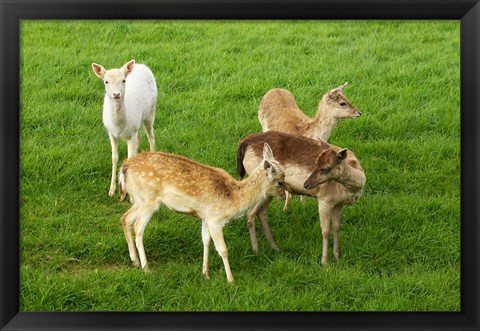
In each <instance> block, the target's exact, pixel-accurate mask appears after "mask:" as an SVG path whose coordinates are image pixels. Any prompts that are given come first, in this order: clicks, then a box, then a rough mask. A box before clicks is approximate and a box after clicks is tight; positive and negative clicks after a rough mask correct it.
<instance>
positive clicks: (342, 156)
mask: <svg viewBox="0 0 480 331" xmlns="http://www.w3.org/2000/svg"><path fill="white" fill-rule="evenodd" d="M347 152H348V149H347V148H344V149H342V150H341V151H340V152H338V153H337V160H338V161H339V162H341V161H343V160H345V158H346V157H347Z"/></svg>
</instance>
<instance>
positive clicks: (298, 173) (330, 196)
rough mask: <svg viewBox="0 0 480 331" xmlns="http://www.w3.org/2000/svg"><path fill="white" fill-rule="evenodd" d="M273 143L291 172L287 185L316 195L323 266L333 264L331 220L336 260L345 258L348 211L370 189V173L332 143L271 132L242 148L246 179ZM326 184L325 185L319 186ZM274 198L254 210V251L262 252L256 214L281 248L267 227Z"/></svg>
mask: <svg viewBox="0 0 480 331" xmlns="http://www.w3.org/2000/svg"><path fill="white" fill-rule="evenodd" d="M265 143H268V144H269V146H270V147H271V148H272V151H273V153H274V154H275V158H276V159H277V160H278V162H280V164H282V166H283V167H284V168H285V186H286V188H287V190H288V191H289V192H290V193H292V194H301V195H306V196H311V197H316V198H317V201H318V211H319V216H320V226H321V229H322V237H323V250H322V260H321V261H322V264H326V263H327V261H328V239H329V236H330V227H331V221H333V229H334V256H335V258H336V259H338V258H339V257H340V248H339V234H340V225H341V223H342V208H343V206H344V205H351V204H353V203H355V202H356V201H357V199H358V198H359V197H360V195H361V194H362V192H363V188H364V186H365V179H366V178H365V173H364V171H363V169H362V167H361V165H360V162H359V161H358V159H357V158H356V157H355V155H354V154H353V152H352V151H349V150H347V149H342V148H340V147H337V146H333V145H330V144H327V143H326V142H325V141H323V140H319V141H318V140H313V139H309V138H306V137H302V136H298V135H291V134H288V133H283V132H276V131H268V132H264V133H257V134H252V135H249V136H247V137H245V138H244V139H243V140H242V141H241V142H240V144H239V147H238V154H237V170H238V173H239V174H240V177H242V178H243V177H244V176H245V173H249V174H250V173H252V172H253V169H254V165H255V164H257V163H258V162H259V160H261V146H263V144H265ZM319 184H321V185H319ZM271 201H272V198H271V197H270V198H268V199H266V200H265V201H261V202H259V203H258V204H257V205H256V206H255V207H254V208H252V209H251V210H250V211H249V212H248V214H247V215H248V217H247V224H248V228H249V231H250V240H251V243H252V248H253V250H254V251H255V252H258V250H259V249H258V241H257V237H256V231H255V216H258V218H259V220H260V222H261V224H262V227H263V231H264V233H265V237H266V238H267V240H268V241H269V243H270V245H271V246H272V247H273V248H274V249H275V250H278V247H277V245H276V244H275V241H274V240H273V237H272V234H271V232H270V229H269V226H268V223H267V210H268V205H269V203H270V202H271Z"/></svg>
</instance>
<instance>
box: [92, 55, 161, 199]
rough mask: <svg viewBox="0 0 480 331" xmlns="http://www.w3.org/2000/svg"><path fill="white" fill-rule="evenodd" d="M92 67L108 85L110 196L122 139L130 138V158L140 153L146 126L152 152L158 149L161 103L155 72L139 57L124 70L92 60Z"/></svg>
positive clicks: (106, 123) (106, 116) (105, 115)
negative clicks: (141, 134) (157, 121)
mask: <svg viewBox="0 0 480 331" xmlns="http://www.w3.org/2000/svg"><path fill="white" fill-rule="evenodd" d="M92 69H93V72H94V73H95V75H97V77H99V78H101V79H102V80H103V83H104V85H105V97H104V99H103V125H104V126H105V128H106V129H107V131H108V135H109V137H110V143H111V145H112V177H111V180H110V189H109V191H108V195H109V196H113V195H114V194H115V184H116V180H115V176H116V174H117V163H118V140H120V139H126V140H127V147H128V157H132V156H133V155H135V154H137V150H138V130H139V129H140V127H141V126H142V124H143V125H144V126H145V130H146V131H147V136H148V143H149V144H150V151H154V150H155V136H154V134H153V122H154V121H155V109H156V106H157V84H156V82H155V77H154V76H153V73H152V71H151V70H150V69H149V68H148V67H147V66H145V65H143V64H135V60H131V61H129V62H128V63H126V64H125V65H124V66H123V67H121V68H120V69H110V70H105V68H103V67H102V66H101V65H99V64H96V63H92Z"/></svg>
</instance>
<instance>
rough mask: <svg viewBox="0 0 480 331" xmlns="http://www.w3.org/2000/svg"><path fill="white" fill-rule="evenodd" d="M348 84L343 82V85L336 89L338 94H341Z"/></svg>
mask: <svg viewBox="0 0 480 331" xmlns="http://www.w3.org/2000/svg"><path fill="white" fill-rule="evenodd" d="M347 85H348V82H345V84H343V85H340V86H339V87H337V88H336V90H337V91H338V92H342V91H343V89H344V88H345V87H347Z"/></svg>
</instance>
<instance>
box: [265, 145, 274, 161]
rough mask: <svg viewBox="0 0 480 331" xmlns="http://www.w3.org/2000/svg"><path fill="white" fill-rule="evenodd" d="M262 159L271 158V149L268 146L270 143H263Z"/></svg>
mask: <svg viewBox="0 0 480 331" xmlns="http://www.w3.org/2000/svg"><path fill="white" fill-rule="evenodd" d="M263 159H264V160H271V159H273V152H272V149H271V148H270V145H268V144H267V143H264V144H263Z"/></svg>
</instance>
